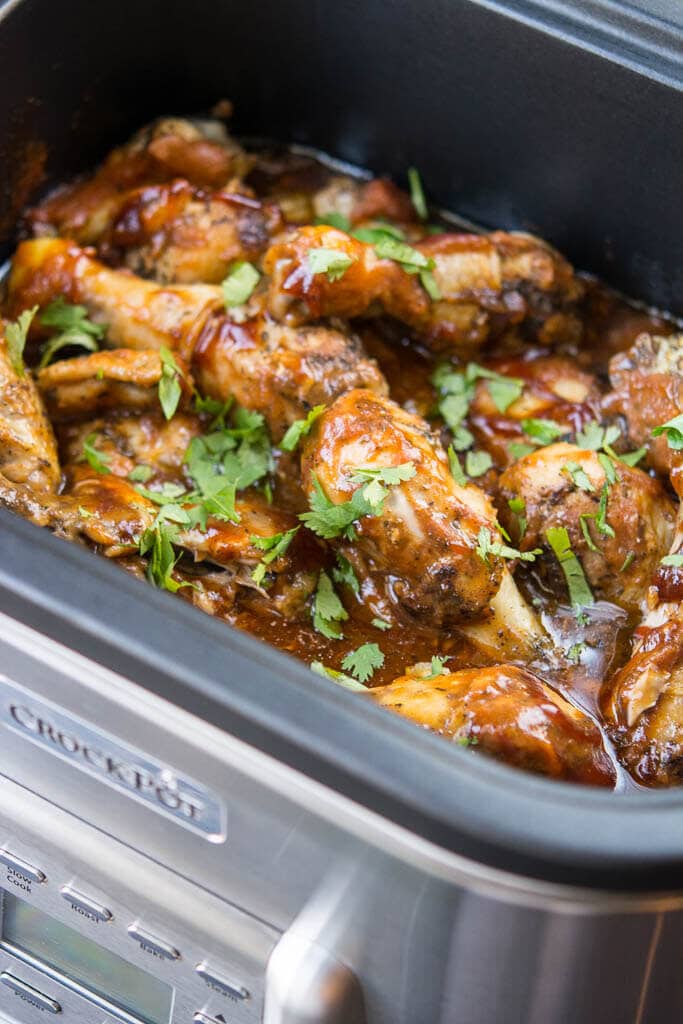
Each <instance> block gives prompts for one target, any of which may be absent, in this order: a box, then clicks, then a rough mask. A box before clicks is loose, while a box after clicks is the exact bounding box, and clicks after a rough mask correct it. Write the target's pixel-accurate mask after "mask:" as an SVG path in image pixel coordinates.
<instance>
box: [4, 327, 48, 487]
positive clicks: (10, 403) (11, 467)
mask: <svg viewBox="0 0 683 1024" xmlns="http://www.w3.org/2000/svg"><path fill="white" fill-rule="evenodd" d="M5 327H6V325H5V323H4V322H3V321H2V320H0V471H1V472H2V473H3V474H4V476H5V477H7V479H8V480H10V481H13V482H14V483H17V484H29V485H30V486H31V487H34V488H35V489H36V490H40V491H43V490H45V491H54V490H56V489H57V486H58V485H59V479H60V470H59V461H58V458H57V445H56V444H55V438H54V434H53V433H52V427H51V425H50V421H49V420H48V418H47V416H46V415H45V409H44V408H43V403H42V401H41V398H40V395H39V394H38V391H37V389H36V385H35V382H34V380H33V377H32V376H31V374H30V372H29V371H28V370H25V371H24V373H23V376H21V375H20V374H19V373H17V370H16V369H15V368H14V366H13V365H12V362H11V360H10V356H9V350H8V347H7V341H6V338H5Z"/></svg>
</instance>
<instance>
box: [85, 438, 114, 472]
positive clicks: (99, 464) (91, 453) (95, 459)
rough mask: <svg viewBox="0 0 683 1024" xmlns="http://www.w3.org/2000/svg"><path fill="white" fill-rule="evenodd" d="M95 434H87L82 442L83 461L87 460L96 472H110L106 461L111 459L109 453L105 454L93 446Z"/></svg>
mask: <svg viewBox="0 0 683 1024" xmlns="http://www.w3.org/2000/svg"><path fill="white" fill-rule="evenodd" d="M96 440H97V434H96V433H92V434H88V436H87V437H86V439H85V441H84V442H83V461H85V462H87V463H88V465H89V466H90V468H91V469H94V470H95V472H96V473H111V470H110V469H109V467H108V465H107V463H108V462H110V461H111V455H106V454H105V453H104V452H100V451H98V450H97V448H95V441H96Z"/></svg>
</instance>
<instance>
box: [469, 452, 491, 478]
mask: <svg viewBox="0 0 683 1024" xmlns="http://www.w3.org/2000/svg"><path fill="white" fill-rule="evenodd" d="M492 465H493V459H492V458H491V456H490V455H489V453H488V452H483V451H480V452H468V453H467V455H466V457H465V472H466V473H467V475H468V476H472V477H477V476H483V474H484V473H488V471H489V469H490V468H491V466H492Z"/></svg>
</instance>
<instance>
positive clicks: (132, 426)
mask: <svg viewBox="0 0 683 1024" xmlns="http://www.w3.org/2000/svg"><path fill="white" fill-rule="evenodd" d="M205 429H206V425H205V424H203V423H202V421H201V420H200V418H199V417H198V416H195V415H193V414H191V413H183V412H178V413H176V415H175V416H174V417H173V419H171V420H166V419H165V417H164V416H163V415H162V414H161V413H160V412H158V411H156V410H152V411H151V412H148V413H142V414H140V413H134V414H132V415H126V414H124V415H118V416H108V417H107V418H106V419H94V420H91V419H87V420H85V421H78V422H69V423H68V424H62V425H61V427H60V429H59V446H60V451H61V452H62V453H63V457H64V471H65V473H66V475H67V477H69V476H71V475H72V472H73V469H74V467H77V466H78V467H80V466H81V464H82V461H83V446H84V442H85V441H86V439H87V438H88V437H89V436H90V435H91V434H95V437H96V448H97V450H98V451H101V452H102V453H103V455H104V456H105V458H106V459H107V460H108V461H107V468H108V469H110V470H111V472H112V473H114V474H116V475H117V476H128V474H129V473H130V472H131V471H132V470H133V469H134V468H135V466H140V465H142V466H148V467H149V468H150V469H152V470H153V471H154V474H155V476H158V477H159V478H161V479H164V480H171V481H174V482H178V483H179V484H180V483H183V482H184V475H183V474H184V469H183V466H184V462H185V456H186V455H187V449H188V447H189V444H190V442H191V441H192V439H193V438H194V437H198V436H199V435H200V434H202V433H203V432H204V431H205Z"/></svg>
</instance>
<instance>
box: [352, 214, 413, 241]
mask: <svg viewBox="0 0 683 1024" xmlns="http://www.w3.org/2000/svg"><path fill="white" fill-rule="evenodd" d="M351 236H352V237H353V238H357V239H358V241H359V242H366V243H367V244H368V245H376V244H377V243H378V242H381V241H382V239H383V238H394V239H396V241H397V242H402V241H403V239H404V238H405V235H404V234H403V232H402V231H401V229H400V228H397V227H396V225H395V224H390V223H389V221H383V220H377V221H375V222H374V224H373V225H372V226H371V225H364V226H363V227H362V228H356V229H355V231H352V232H351Z"/></svg>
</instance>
